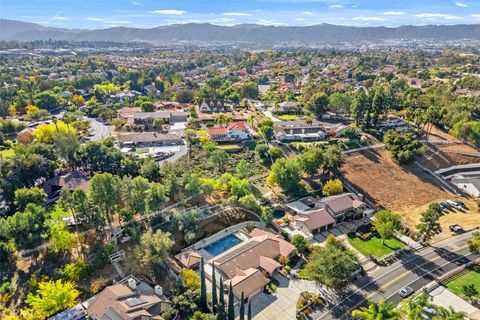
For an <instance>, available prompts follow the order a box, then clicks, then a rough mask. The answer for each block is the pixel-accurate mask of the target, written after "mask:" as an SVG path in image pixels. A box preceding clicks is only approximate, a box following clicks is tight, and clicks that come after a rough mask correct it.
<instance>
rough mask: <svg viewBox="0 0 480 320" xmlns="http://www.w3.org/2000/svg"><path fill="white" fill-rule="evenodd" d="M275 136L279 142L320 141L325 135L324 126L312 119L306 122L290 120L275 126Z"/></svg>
mask: <svg viewBox="0 0 480 320" xmlns="http://www.w3.org/2000/svg"><path fill="white" fill-rule="evenodd" d="M274 131H275V138H276V139H277V140H278V141H281V142H290V141H304V142H311V141H320V140H324V139H325V137H326V136H327V134H326V131H325V128H324V126H323V125H322V124H321V123H320V122H318V121H314V122H312V124H307V123H305V122H304V121H291V122H287V123H280V124H278V125H276V126H275V130H274Z"/></svg>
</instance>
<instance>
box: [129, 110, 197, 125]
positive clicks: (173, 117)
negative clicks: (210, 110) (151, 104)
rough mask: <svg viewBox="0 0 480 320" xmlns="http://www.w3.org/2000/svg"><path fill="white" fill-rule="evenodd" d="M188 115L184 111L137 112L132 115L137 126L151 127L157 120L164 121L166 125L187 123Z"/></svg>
mask: <svg viewBox="0 0 480 320" xmlns="http://www.w3.org/2000/svg"><path fill="white" fill-rule="evenodd" d="M188 115H189V113H188V112H184V111H173V112H170V111H155V112H135V113H133V115H132V121H133V123H134V124H137V125H151V124H153V121H154V120H155V119H162V120H163V121H164V123H167V124H172V123H175V122H186V121H187V118H188Z"/></svg>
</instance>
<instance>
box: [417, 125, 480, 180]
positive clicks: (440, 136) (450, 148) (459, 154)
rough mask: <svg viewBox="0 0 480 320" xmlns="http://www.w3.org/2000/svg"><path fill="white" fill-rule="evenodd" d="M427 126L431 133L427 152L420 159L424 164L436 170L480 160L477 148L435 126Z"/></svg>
mask: <svg viewBox="0 0 480 320" xmlns="http://www.w3.org/2000/svg"><path fill="white" fill-rule="evenodd" d="M427 128H428V131H429V135H428V139H427V141H428V142H427V143H426V153H425V154H424V155H423V157H422V158H421V159H419V163H420V164H422V165H423V166H425V167H427V168H428V169H430V170H432V171H435V170H438V169H442V168H447V167H451V166H453V165H459V164H470V163H479V162H480V152H478V151H477V150H476V149H475V148H472V147H470V146H468V145H466V144H464V143H462V142H461V141H459V140H458V139H456V138H454V137H452V136H450V135H449V134H447V133H445V132H443V131H441V130H439V129H438V128H436V127H435V126H432V127H430V126H428V127H427ZM427 128H426V129H425V131H427Z"/></svg>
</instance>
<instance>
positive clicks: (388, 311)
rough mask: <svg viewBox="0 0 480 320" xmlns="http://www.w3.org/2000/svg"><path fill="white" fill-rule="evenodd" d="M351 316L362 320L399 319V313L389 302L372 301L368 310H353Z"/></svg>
mask: <svg viewBox="0 0 480 320" xmlns="http://www.w3.org/2000/svg"><path fill="white" fill-rule="evenodd" d="M352 316H353V317H355V318H359V319H362V320H397V319H401V316H400V311H398V310H396V309H395V306H394V305H393V304H391V303H390V302H386V301H381V302H379V303H377V302H375V301H372V302H370V304H369V305H368V308H365V307H363V308H361V309H359V310H353V311H352Z"/></svg>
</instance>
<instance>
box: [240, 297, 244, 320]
mask: <svg viewBox="0 0 480 320" xmlns="http://www.w3.org/2000/svg"><path fill="white" fill-rule="evenodd" d="M240 320H245V298H244V296H243V291H242V297H241V298H240Z"/></svg>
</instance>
